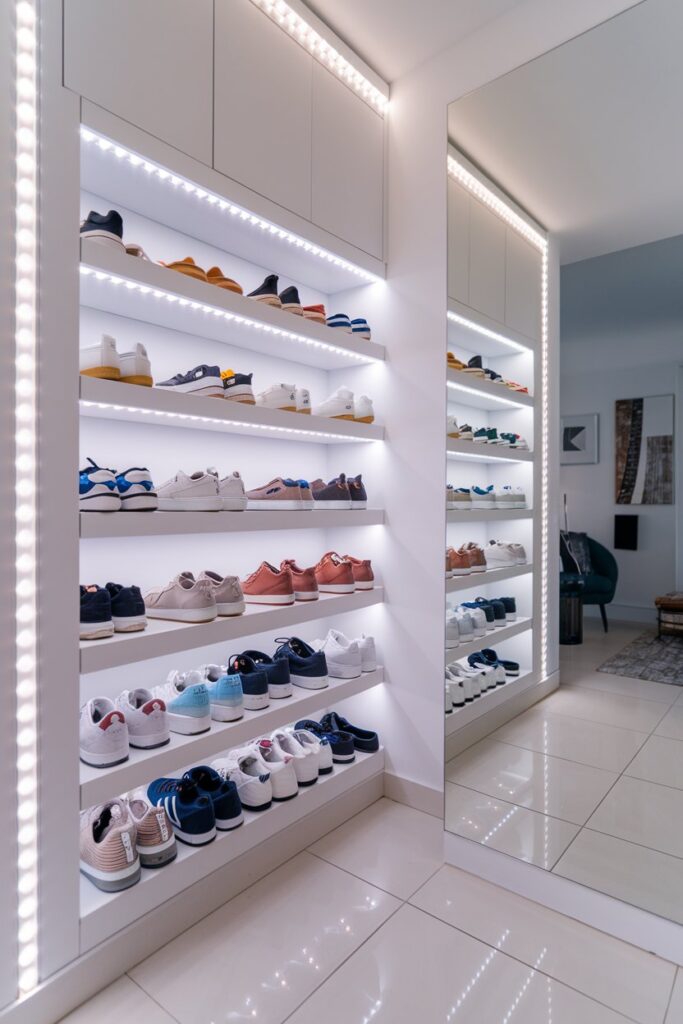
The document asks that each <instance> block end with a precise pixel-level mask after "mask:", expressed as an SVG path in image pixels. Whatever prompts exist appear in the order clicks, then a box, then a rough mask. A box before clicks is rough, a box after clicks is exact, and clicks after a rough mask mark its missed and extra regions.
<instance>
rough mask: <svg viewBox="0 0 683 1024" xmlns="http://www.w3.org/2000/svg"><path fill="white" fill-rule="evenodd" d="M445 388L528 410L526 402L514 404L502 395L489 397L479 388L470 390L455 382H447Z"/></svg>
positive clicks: (512, 400) (513, 401)
mask: <svg viewBox="0 0 683 1024" xmlns="http://www.w3.org/2000/svg"><path fill="white" fill-rule="evenodd" d="M446 386H447V387H449V388H451V389H452V390H453V391H466V392H467V394H468V395H477V397H479V398H486V399H490V400H491V401H492V402H502V404H503V405H514V406H515V408H516V409H528V408H529V406H528V405H527V403H526V402H515V400H514V399H513V398H503V396H502V395H490V394H489V393H488V391H482V390H480V389H479V388H470V387H468V386H467V385H466V384H460V383H459V382H458V381H455V380H447V381H446ZM498 386H499V385H496V387H498Z"/></svg>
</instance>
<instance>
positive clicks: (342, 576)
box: [314, 551, 356, 594]
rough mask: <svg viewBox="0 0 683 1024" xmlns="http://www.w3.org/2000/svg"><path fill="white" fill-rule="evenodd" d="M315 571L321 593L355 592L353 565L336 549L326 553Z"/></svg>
mask: <svg viewBox="0 0 683 1024" xmlns="http://www.w3.org/2000/svg"><path fill="white" fill-rule="evenodd" d="M314 572H315V578H316V580H317V582H318V590H319V591H320V593H321V594H353V592H354V591H355V589H356V584H355V583H354V569H353V566H352V565H351V563H350V562H349V561H348V560H347V559H346V558H342V557H341V556H340V555H338V554H337V552H336V551H328V552H327V553H326V554H324V555H323V556H322V558H321V559H320V561H319V562H318V564H317V565H316V566H315V569H314Z"/></svg>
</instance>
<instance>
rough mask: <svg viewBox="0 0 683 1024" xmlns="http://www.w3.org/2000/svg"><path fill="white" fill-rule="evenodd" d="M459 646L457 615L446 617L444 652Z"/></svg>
mask: <svg viewBox="0 0 683 1024" xmlns="http://www.w3.org/2000/svg"><path fill="white" fill-rule="evenodd" d="M459 645H460V629H459V627H458V617H457V615H453V614H451V615H447V616H446V650H449V651H450V650H453V648H454V647H458V646H459Z"/></svg>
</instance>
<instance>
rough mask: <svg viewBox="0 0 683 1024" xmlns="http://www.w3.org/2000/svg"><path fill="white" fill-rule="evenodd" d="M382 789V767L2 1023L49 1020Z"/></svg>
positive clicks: (78, 963) (68, 970) (89, 958)
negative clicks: (380, 770) (275, 840)
mask: <svg viewBox="0 0 683 1024" xmlns="http://www.w3.org/2000/svg"><path fill="white" fill-rule="evenodd" d="M383 795H384V773H383V772H378V773H377V774H376V775H373V776H372V777H371V778H369V779H367V780H366V781H365V782H362V783H360V784H359V785H358V786H355V787H354V788H353V789H350V790H348V791H347V792H345V793H343V794H341V795H340V796H338V797H337V798H336V799H335V800H331V801H330V802H329V803H327V804H325V805H324V806H323V807H322V808H321V809H320V810H318V811H316V812H315V813H313V814H310V815H308V816H307V817H305V818H303V819H302V820H301V821H299V822H295V823H294V824H293V825H291V826H290V827H289V828H287V829H283V831H282V832H280V833H278V836H277V842H272V843H263V844H262V845H261V846H258V847H256V848H255V849H253V850H250V851H249V852H248V853H245V854H244V856H243V857H239V858H237V859H236V860H234V861H231V862H230V863H229V864H226V865H225V866H224V867H222V868H219V869H218V870H217V871H214V872H213V874H211V875H209V876H208V877H207V878H203V879H202V880H201V881H200V882H197V883H196V884H195V885H193V886H190V888H188V889H186V890H185V891H184V892H182V893H180V894H179V895H178V896H176V897H175V898H174V899H172V900H169V901H168V902H167V903H164V904H163V905H162V906H160V907H158V908H157V909H156V910H154V911H152V913H150V914H147V915H145V917H143V918H141V919H140V920H139V921H136V922H135V924H132V925H130V926H129V927H128V928H125V929H123V930H122V931H120V932H117V934H116V935H113V936H112V937H111V938H110V939H107V941H106V942H103V943H101V944H100V945H99V946H96V947H94V948H93V949H92V950H90V951H89V952H88V953H85V954H84V955H83V956H81V957H79V958H78V959H77V960H74V961H73V963H71V964H68V965H67V966H66V967H64V968H63V969H62V970H61V971H59V972H58V973H57V974H55V975H53V976H52V977H51V978H48V979H47V980H46V981H45V982H43V983H42V984H41V985H40V986H39V987H38V988H37V989H35V991H34V992H32V993H31V995H30V996H27V997H26V998H25V999H22V1000H20V1001H19V1002H16V1003H13V1004H11V1005H10V1006H8V1007H6V1008H5V1009H4V1010H3V1011H2V1012H1V1013H0V1024H54V1022H55V1021H56V1020H61V1018H62V1017H63V1016H64V1015H65V1014H67V1013H69V1012H70V1011H71V1010H73V1009H75V1008H76V1007H77V1006H79V1005H80V1004H81V1003H83V1002H85V1001H86V1000H87V999H90V997H91V996H93V995H95V994H96V993H97V992H99V991H100V989H102V988H104V987H105V986H106V985H109V984H110V983H111V982H112V981H115V980H116V979H117V978H119V977H120V976H121V975H122V974H124V973H125V972H126V971H128V970H130V969H131V968H132V967H134V966H135V965H136V964H138V963H140V961H141V960H144V959H145V957H147V956H150V955H151V954H152V953H154V952H155V951H156V950H157V949H159V948H160V947H161V946H163V945H165V944H166V943H167V942H170V941H171V939H174V938H175V937H176V936H177V935H180V934H181V933H182V932H184V931H186V930H187V929H188V928H191V927H192V925H194V924H196V923H197V922H198V921H201V920H202V919H203V918H204V917H206V916H207V915H208V914H210V913H212V912H213V911H214V910H217V909H218V907H220V906H222V905H223V904H224V903H227V901H228V900H230V899H232V898H233V897H234V896H237V895H238V894H239V893H240V892H243V890H244V889H246V888H248V887H249V886H250V885H253V884H254V882H257V881H258V880H259V879H260V878H263V876H264V875H267V874H268V873H269V872H270V871H273V870H274V869H275V868H277V867H280V865H281V864H284V863H285V861H287V860H289V859H290V858H291V857H294V856H295V855H296V854H297V853H300V852H301V851H302V850H304V849H306V847H307V846H310V845H311V843H314V842H316V841H317V840H318V839H321V838H322V836H324V835H325V834H326V833H327V832H330V831H331V830H332V829H334V828H337V826H338V825H341V824H342V823H343V822H344V821H347V820H348V819H349V818H351V817H353V815H354V814H358V813H359V811H362V810H364V809H365V808H366V807H369V806H370V804H372V803H374V802H375V801H376V800H379V799H380V798H381V797H382V796H383Z"/></svg>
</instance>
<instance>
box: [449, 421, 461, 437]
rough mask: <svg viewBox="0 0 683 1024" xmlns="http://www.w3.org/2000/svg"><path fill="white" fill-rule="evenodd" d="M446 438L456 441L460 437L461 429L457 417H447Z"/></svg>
mask: <svg viewBox="0 0 683 1024" xmlns="http://www.w3.org/2000/svg"><path fill="white" fill-rule="evenodd" d="M446 437H454V438H456V439H457V438H459V437H460V427H459V426H458V421H457V420H456V418H455V416H447V417H446Z"/></svg>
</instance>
